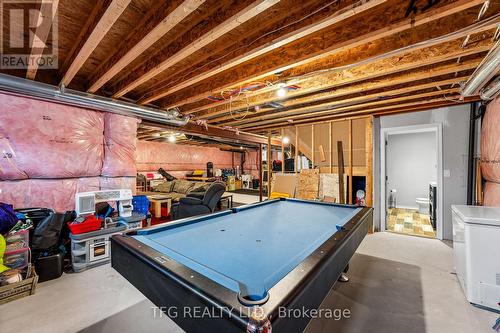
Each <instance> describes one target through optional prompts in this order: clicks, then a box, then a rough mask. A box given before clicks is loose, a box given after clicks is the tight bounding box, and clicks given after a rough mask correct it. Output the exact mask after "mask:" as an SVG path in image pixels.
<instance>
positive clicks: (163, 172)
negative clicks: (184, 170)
mask: <svg viewBox="0 0 500 333" xmlns="http://www.w3.org/2000/svg"><path fill="white" fill-rule="evenodd" d="M158 173H159V174H160V175H162V176H163V177H164V178H165V179H166V180H167V181H169V182H171V181H172V180H175V179H177V178H175V177H174V176H172V175H171V174H169V173H168V172H166V171H165V170H164V169H163V168H159V169H158Z"/></svg>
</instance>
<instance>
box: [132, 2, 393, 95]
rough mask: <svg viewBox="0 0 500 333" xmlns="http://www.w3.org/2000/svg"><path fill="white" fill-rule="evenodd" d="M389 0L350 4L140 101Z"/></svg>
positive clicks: (207, 75)
mask: <svg viewBox="0 0 500 333" xmlns="http://www.w3.org/2000/svg"><path fill="white" fill-rule="evenodd" d="M386 1H387V0H366V1H365V2H364V3H362V4H361V5H359V4H355V5H352V6H348V7H347V8H343V9H340V10H339V11H338V12H336V13H334V14H333V15H331V16H329V17H327V18H325V19H323V20H320V21H318V22H315V23H313V24H310V25H308V26H306V27H303V28H300V29H297V30H295V31H292V32H290V33H288V34H286V35H284V36H281V37H279V38H276V39H274V40H272V41H271V42H268V43H266V44H264V45H261V46H259V47H257V48H255V49H253V50H251V51H249V52H247V53H245V54H243V55H241V56H238V57H236V58H234V59H231V60H229V61H227V62H225V63H223V64H221V65H219V66H217V67H215V68H213V69H211V70H209V71H206V72H204V73H201V74H198V75H196V76H194V77H191V78H189V79H187V80H185V81H183V82H182V83H179V84H177V85H175V86H173V87H169V88H167V89H163V90H160V91H153V92H150V93H148V94H146V96H145V97H144V98H143V99H141V100H140V101H139V103H142V104H147V103H150V102H153V101H155V100H157V99H160V98H163V97H165V96H168V95H170V94H173V93H175V92H177V91H179V90H181V89H184V88H186V87H189V86H191V85H193V84H195V83H198V82H200V81H203V80H205V79H208V78H210V77H212V76H214V75H216V74H219V73H222V72H223V71H225V70H228V69H230V68H233V67H235V66H238V65H240V64H243V63H244V62H246V61H249V60H251V59H254V58H256V57H258V56H261V55H263V54H265V53H268V52H271V51H273V50H275V49H278V48H280V47H282V46H283V45H286V44H289V43H292V42H294V41H296V40H298V39H300V38H303V37H306V36H308V35H310V34H313V33H315V32H318V31H320V30H322V29H324V28H326V27H329V26H331V25H334V24H337V23H339V22H341V21H343V20H345V19H347V18H349V17H352V16H354V15H356V14H358V13H361V12H363V11H365V10H368V9H371V8H373V7H375V6H377V5H379V4H381V3H384V2H386Z"/></svg>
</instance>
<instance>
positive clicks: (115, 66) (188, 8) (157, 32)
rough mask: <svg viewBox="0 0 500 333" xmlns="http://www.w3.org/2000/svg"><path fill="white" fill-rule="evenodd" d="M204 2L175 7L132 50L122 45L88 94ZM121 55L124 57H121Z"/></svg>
mask: <svg viewBox="0 0 500 333" xmlns="http://www.w3.org/2000/svg"><path fill="white" fill-rule="evenodd" d="M204 2H205V0H185V1H184V2H183V3H181V4H180V5H179V6H177V8H175V9H174V10H173V11H172V12H170V13H169V14H168V15H167V16H166V17H165V18H164V19H163V20H162V21H161V22H160V23H159V24H158V25H156V26H155V27H154V28H153V29H152V30H151V31H149V32H148V34H147V35H146V36H144V38H143V39H141V40H140V41H139V42H138V43H137V44H135V45H134V46H133V47H132V48H130V45H124V46H123V49H122V50H120V51H119V52H116V55H117V56H118V57H120V58H118V59H111V61H110V64H109V65H108V66H107V67H105V68H102V69H101V70H100V71H99V72H98V73H97V75H96V77H97V79H95V80H94V81H93V83H92V84H91V85H90V88H89V89H88V90H87V91H88V92H90V93H94V92H96V91H97V90H98V89H100V88H101V87H102V86H103V85H104V84H105V83H106V82H108V81H109V80H111V78H113V77H114V76H115V75H116V74H118V73H119V72H120V71H121V70H123V69H124V68H125V67H126V66H127V65H129V64H130V63H131V62H132V61H133V60H135V59H136V58H137V57H138V56H139V55H140V54H142V53H143V52H144V51H146V50H147V49H148V48H149V47H151V46H152V45H153V44H154V43H156V42H157V41H158V40H159V39H160V38H161V37H163V36H164V35H165V34H166V33H167V32H169V31H170V30H171V29H172V28H173V27H175V26H176V25H177V24H178V23H180V22H181V21H182V20H184V19H185V18H186V17H187V16H188V15H190V14H191V13H192V12H194V11H195V10H196V9H197V8H198V7H199V6H200V5H201V4H203V3H204ZM153 10H156V8H153ZM151 15H154V13H151ZM151 15H148V16H151ZM122 54H125V55H123V56H121V55H122Z"/></svg>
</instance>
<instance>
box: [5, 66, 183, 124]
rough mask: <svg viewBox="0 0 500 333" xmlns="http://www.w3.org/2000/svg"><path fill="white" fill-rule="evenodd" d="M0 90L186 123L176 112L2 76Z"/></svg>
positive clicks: (144, 117)
mask: <svg viewBox="0 0 500 333" xmlns="http://www.w3.org/2000/svg"><path fill="white" fill-rule="evenodd" d="M0 90H4V91H8V92H12V93H16V94H20V95H26V96H29V97H35V98H40V99H43V100H48V101H57V102H60V103H64V104H68V105H73V106H80V107H84V108H88V109H94V110H98V111H104V112H111V113H117V114H121V115H125V116H131V117H137V118H141V119H144V120H149V121H153V122H156V123H161V124H167V125H173V126H184V125H186V124H187V123H188V121H189V118H188V117H186V118H181V117H180V114H179V112H178V111H177V110H176V109H172V110H168V111H163V110H160V109H155V108H151V107H146V106H140V105H136V104H134V103H128V102H122V101H117V100H115V99H112V98H108V97H102V96H97V95H93V94H88V93H84V92H80V91H76V90H71V89H59V88H58V87H56V86H53V85H50V84H46V83H41V82H35V81H31V80H27V79H23V78H19V77H16V76H11V75H6V74H0Z"/></svg>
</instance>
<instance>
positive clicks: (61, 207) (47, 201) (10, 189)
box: [0, 177, 135, 212]
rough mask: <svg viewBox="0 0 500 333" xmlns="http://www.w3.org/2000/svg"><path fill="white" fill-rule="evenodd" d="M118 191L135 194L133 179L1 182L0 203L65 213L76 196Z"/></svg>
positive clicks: (73, 204)
mask: <svg viewBox="0 0 500 333" xmlns="http://www.w3.org/2000/svg"><path fill="white" fill-rule="evenodd" d="M121 188H129V189H131V190H133V191H135V178H134V177H116V178H104V177H83V178H70V179H26V180H15V181H0V190H1V193H0V202H5V203H9V204H12V205H14V207H15V208H28V207H43V208H52V209H54V210H55V211H57V212H64V211H67V210H73V209H75V194H76V193H77V192H92V191H99V190H101V189H103V190H110V189H121Z"/></svg>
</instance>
